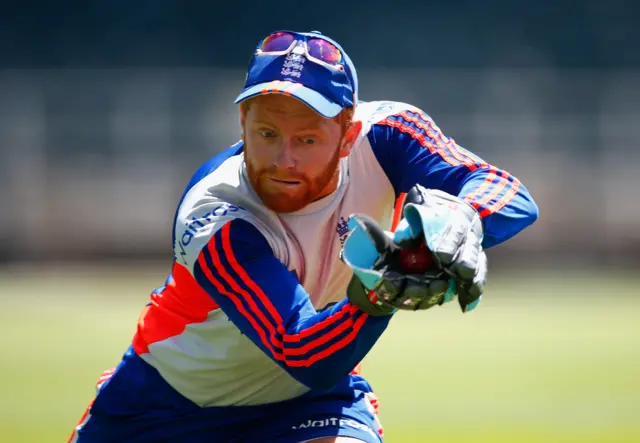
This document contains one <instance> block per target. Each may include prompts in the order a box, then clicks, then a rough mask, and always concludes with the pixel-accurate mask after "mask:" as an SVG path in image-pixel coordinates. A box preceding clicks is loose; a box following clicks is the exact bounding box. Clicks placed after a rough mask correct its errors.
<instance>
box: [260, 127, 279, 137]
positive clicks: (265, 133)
mask: <svg viewBox="0 0 640 443" xmlns="http://www.w3.org/2000/svg"><path fill="white" fill-rule="evenodd" d="M260 135H261V136H262V137H263V138H274V137H275V136H276V133H275V131H271V130H269V129H262V130H260Z"/></svg>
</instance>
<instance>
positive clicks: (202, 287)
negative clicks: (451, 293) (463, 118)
mask: <svg viewBox="0 0 640 443" xmlns="http://www.w3.org/2000/svg"><path fill="white" fill-rule="evenodd" d="M354 119H355V120H358V121H360V122H362V129H361V131H360V133H359V135H358V137H357V139H356V141H355V143H354V145H353V148H352V150H351V152H350V154H349V155H348V156H347V157H345V158H343V159H341V161H340V176H339V182H338V185H337V188H336V190H335V191H334V192H333V193H331V194H330V195H328V196H326V197H324V198H322V199H320V200H318V201H315V202H313V203H312V204H310V205H309V206H307V207H305V208H303V209H302V210H300V211H297V212H294V213H289V214H277V213H274V212H273V211H271V210H269V209H268V208H266V207H265V206H264V205H263V204H262V203H261V201H260V199H259V197H258V196H257V195H256V193H255V192H254V191H253V189H252V188H251V185H250V184H249V180H248V178H247V171H246V168H245V164H244V154H243V143H242V142H238V143H237V144H235V145H233V146H231V147H229V148H228V149H226V150H225V151H224V152H222V153H221V154H219V155H217V156H216V157H214V158H213V159H211V160H210V161H208V162H207V163H205V164H204V165H203V166H202V167H201V168H200V169H199V170H198V172H196V174H195V175H194V176H193V178H192V180H191V182H190V183H189V185H188V187H187V189H186V190H185V192H184V195H183V197H182V199H181V201H180V203H179V205H178V208H177V211H176V216H175V223H174V261H173V267H172V271H171V275H170V276H169V278H168V279H167V281H166V284H165V285H164V286H163V287H162V288H159V289H158V290H156V291H154V292H153V293H152V295H151V301H150V303H149V304H148V305H147V306H146V307H145V308H144V310H143V312H142V314H141V315H140V319H139V323H138V328H137V332H136V334H135V337H134V339H133V344H132V352H133V353H135V354H136V355H137V356H138V357H139V358H141V359H142V360H143V361H144V362H146V363H147V364H148V365H149V366H151V367H152V368H154V369H155V370H156V371H157V372H158V373H159V375H160V376H161V378H162V379H163V380H164V381H165V382H166V383H167V384H168V385H169V386H171V388H172V389H174V390H175V391H177V392H178V393H179V394H180V395H182V396H183V397H185V398H186V399H188V400H189V401H191V402H192V403H194V404H196V405H198V406H199V407H225V406H250V405H269V404H270V403H274V402H280V401H285V400H289V399H294V398H298V397H301V396H303V395H305V394H307V393H309V392H310V391H326V390H328V389H331V387H332V386H335V385H336V384H337V383H339V382H340V381H341V380H343V379H344V378H345V377H348V376H349V374H350V372H351V371H352V370H353V368H354V367H355V366H356V365H357V364H358V363H359V362H360V361H361V360H362V359H363V358H364V357H365V356H366V354H367V353H368V352H369V350H370V349H371V348H372V347H373V346H374V344H375V342H376V341H377V340H378V338H379V337H380V335H381V334H382V333H383V331H384V330H385V328H386V327H387V325H388V323H389V321H390V320H391V318H392V317H393V316H392V315H390V316H382V317H374V316H369V315H367V314H366V313H364V312H362V311H360V310H359V309H358V308H357V307H355V306H354V305H352V304H351V303H350V302H349V300H348V299H347V298H346V288H347V285H348V283H349V281H350V279H351V277H352V272H351V270H350V269H349V268H348V267H347V266H346V265H344V264H343V263H342V262H341V260H340V258H339V255H340V254H339V252H340V249H341V247H342V244H343V243H344V241H345V239H346V237H347V235H348V225H347V220H348V218H349V216H350V215H351V214H353V213H364V214H367V215H369V216H371V217H372V218H373V219H375V220H376V221H377V222H378V223H380V225H381V226H382V227H383V228H384V229H387V230H389V229H391V225H392V218H393V210H394V204H395V202H396V200H397V199H398V198H399V197H400V196H401V195H402V194H403V193H405V192H407V191H408V190H409V189H410V188H411V187H413V186H414V185H415V184H421V185H422V186H424V187H425V188H435V189H440V190H443V191H445V192H448V193H450V194H454V195H457V196H459V197H461V198H463V199H464V200H465V201H467V202H469V203H470V204H471V205H472V206H473V207H474V208H476V209H477V211H478V213H479V214H480V216H481V217H482V219H483V224H484V240H483V242H484V243H483V244H484V247H485V248H489V247H492V246H494V245H496V244H499V243H501V242H503V241H505V240H507V239H508V238H510V237H512V236H513V235H515V234H516V233H518V232H520V231H521V230H522V229H524V228H525V227H526V226H528V225H529V224H531V223H532V222H533V221H534V220H535V219H536V218H537V207H536V205H535V203H534V202H533V200H532V198H531V195H530V194H529V192H528V190H527V189H526V188H525V186H524V185H523V184H522V183H521V182H520V181H519V180H518V179H517V178H516V177H514V176H513V175H511V174H509V173H508V172H507V171H505V170H502V169H500V168H498V167H496V166H493V165H491V164H489V163H486V162H485V161H484V160H482V159H481V158H480V157H478V156H477V155H475V154H473V153H471V152H469V151H467V150H466V149H464V148H462V147H461V146H459V145H458V144H456V142H455V141H454V140H453V139H451V138H448V137H446V136H445V135H444V134H443V133H442V131H441V130H440V128H438V126H437V125H436V124H435V122H434V121H433V120H432V119H431V118H430V117H429V116H428V115H426V114H425V113H424V112H423V111H421V110H420V109H418V108H416V107H414V106H412V105H409V104H405V103H399V102H367V103H361V104H359V105H358V107H357V109H356V111H355V114H354Z"/></svg>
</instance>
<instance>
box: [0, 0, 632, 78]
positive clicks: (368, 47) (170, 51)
mask: <svg viewBox="0 0 640 443" xmlns="http://www.w3.org/2000/svg"><path fill="white" fill-rule="evenodd" d="M3 6H4V8H3V9H4V10H3V11H2V17H0V20H1V26H0V54H2V56H1V57H0V66H2V67H109V66H189V67H193V66H200V67H202V66H207V67H212V66H224V67H244V66H245V64H246V62H247V60H248V55H249V54H250V52H251V50H252V49H253V46H254V45H255V43H256V40H257V39H258V38H259V37H260V36H262V35H264V34H265V33H267V32H269V31H271V30H274V29H282V28H284V29H294V30H309V29H319V30H321V31H322V32H324V33H326V34H328V35H331V36H333V37H335V38H336V39H338V40H339V41H340V42H341V43H343V46H344V47H345V48H346V49H347V51H348V52H351V53H352V54H353V55H354V59H355V61H356V63H357V64H358V65H359V66H362V67H370V66H388V67H430V68H433V67H465V68H477V67H483V66H489V65H491V66H495V65H498V66H509V67H514V66H518V67H539V66H558V67H573V68H576V67H580V68H585V67H586V68H594V67H599V68H606V67H630V66H638V65H639V64H640V46H639V44H638V42H639V41H640V40H639V36H638V26H639V23H640V3H638V2H635V1H632V0H608V1H606V2H603V1H600V0H584V1H576V0H561V1H552V0H547V1H542V2H514V1H511V0H487V1H481V2H480V1H472V0H459V1H447V2H444V1H439V2H435V1H409V2H407V1H398V2H393V1H389V0H386V1H382V0H371V1H320V0H316V1H312V2H300V1H292V0H278V1H271V2H269V1H264V0H262V1H255V0H249V1H239V2H229V1H210V2H203V1H166V0H139V1H125V0H110V1H100V2H98V1H95V0H93V1H88V0H87V1H80V0H69V1H64V2H44V1H40V2H29V1H26V2H4V5H3Z"/></svg>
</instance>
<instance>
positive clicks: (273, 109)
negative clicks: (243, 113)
mask: <svg viewBox="0 0 640 443" xmlns="http://www.w3.org/2000/svg"><path fill="white" fill-rule="evenodd" d="M247 117H248V118H249V119H250V118H251V117H253V118H261V119H264V118H270V119H276V120H282V119H286V120H300V121H304V122H306V123H307V124H313V125H315V126H323V125H324V124H326V123H330V122H331V119H327V118H324V117H323V116H321V115H320V114H318V113H317V112H315V111H314V110H313V109H311V108H310V107H309V106H307V105H305V104H304V103H303V102H301V101H300V100H298V99H297V98H294V97H289V96H287V95H283V94H266V95H259V96H257V97H254V98H252V99H251V103H250V107H249V112H248V115H247Z"/></svg>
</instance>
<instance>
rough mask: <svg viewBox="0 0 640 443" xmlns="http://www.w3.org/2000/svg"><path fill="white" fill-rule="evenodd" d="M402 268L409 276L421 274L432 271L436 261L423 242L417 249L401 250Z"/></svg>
mask: <svg viewBox="0 0 640 443" xmlns="http://www.w3.org/2000/svg"><path fill="white" fill-rule="evenodd" d="M400 266H401V267H402V270H403V271H404V272H406V273H408V274H419V273H422V272H426V271H428V270H429V269H432V268H433V267H434V266H435V260H434V258H433V255H432V254H431V251H430V250H429V248H427V245H426V244H425V243H424V242H423V243H421V244H420V246H418V247H417V248H414V249H401V250H400Z"/></svg>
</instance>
